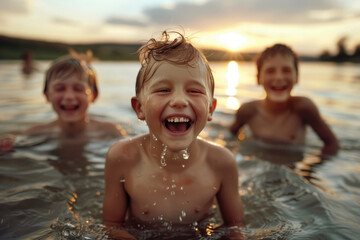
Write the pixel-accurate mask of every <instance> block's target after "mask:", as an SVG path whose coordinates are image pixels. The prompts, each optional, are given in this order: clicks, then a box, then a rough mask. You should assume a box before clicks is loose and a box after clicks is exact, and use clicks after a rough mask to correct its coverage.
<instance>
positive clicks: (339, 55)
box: [319, 36, 360, 63]
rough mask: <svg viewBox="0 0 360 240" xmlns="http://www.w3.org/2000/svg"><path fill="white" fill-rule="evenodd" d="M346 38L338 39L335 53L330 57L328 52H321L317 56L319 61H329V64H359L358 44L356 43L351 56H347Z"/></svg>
mask: <svg viewBox="0 0 360 240" xmlns="http://www.w3.org/2000/svg"><path fill="white" fill-rule="evenodd" d="M347 40H348V37H346V36H344V37H342V38H340V39H339V40H338V41H337V43H336V46H337V52H336V54H334V55H332V54H330V52H329V51H328V50H325V51H324V52H322V53H321V54H320V56H319V59H320V60H321V61H330V62H339V63H340V62H356V63H360V43H358V44H357V45H356V46H355V48H354V51H353V53H352V54H349V53H348V51H347V46H346V41H347Z"/></svg>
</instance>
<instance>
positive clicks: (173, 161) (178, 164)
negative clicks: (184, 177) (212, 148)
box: [148, 135, 196, 170]
mask: <svg viewBox="0 0 360 240" xmlns="http://www.w3.org/2000/svg"><path fill="white" fill-rule="evenodd" d="M148 137H149V138H150V139H149V141H148V142H149V146H148V152H149V156H150V158H151V160H152V161H154V162H156V163H157V164H158V165H159V166H160V168H164V169H168V170H181V169H185V168H187V167H189V166H190V164H191V163H192V159H194V158H195V157H196V151H195V149H196V147H195V144H196V143H193V144H191V145H190V146H189V147H188V148H186V149H181V150H172V149H170V148H169V147H168V146H166V144H163V143H162V142H160V140H158V139H156V137H155V136H151V135H149V136H148Z"/></svg>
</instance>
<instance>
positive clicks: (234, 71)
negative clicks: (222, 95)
mask: <svg viewBox="0 0 360 240" xmlns="http://www.w3.org/2000/svg"><path fill="white" fill-rule="evenodd" d="M226 79H227V83H228V84H227V88H226V95H228V98H227V101H226V106H227V108H229V109H234V110H236V109H238V108H239V106H240V103H239V100H238V99H237V98H236V97H235V96H236V93H237V90H236V87H237V86H238V84H239V79H240V72H239V65H238V63H237V62H235V61H230V62H229V63H228V69H227V73H226Z"/></svg>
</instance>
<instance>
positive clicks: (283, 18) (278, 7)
mask: <svg viewBox="0 0 360 240" xmlns="http://www.w3.org/2000/svg"><path fill="white" fill-rule="evenodd" d="M326 11H336V16H333V17H331V18H316V17H314V15H313V14H314V12H318V13H320V12H326ZM310 13H312V14H310ZM144 14H145V15H146V16H147V17H148V19H149V22H152V23H155V24H158V25H166V24H174V25H191V26H193V27H202V28H204V27H206V26H209V27H208V28H210V27H211V28H216V27H222V28H223V27H226V25H228V26H229V27H230V26H232V25H235V24H241V23H245V22H246V23H249V22H253V23H259V22H260V23H269V24H309V23H321V22H327V21H335V20H341V19H342V18H343V17H345V15H344V12H343V9H341V7H340V4H339V3H338V2H337V1H336V0H332V1H331V0H316V1H314V0H302V1H289V0H242V1H238V0H223V1H218V0H209V1H207V2H204V3H202V4H197V3H178V4H176V5H174V6H173V7H172V8H166V7H152V8H147V9H145V10H144Z"/></svg>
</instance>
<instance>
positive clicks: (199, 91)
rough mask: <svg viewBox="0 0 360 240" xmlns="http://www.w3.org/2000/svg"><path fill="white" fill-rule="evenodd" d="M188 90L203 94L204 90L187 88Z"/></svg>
mask: <svg viewBox="0 0 360 240" xmlns="http://www.w3.org/2000/svg"><path fill="white" fill-rule="evenodd" d="M188 92H189V93H194V94H203V93H204V91H202V90H200V89H189V90H188Z"/></svg>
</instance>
